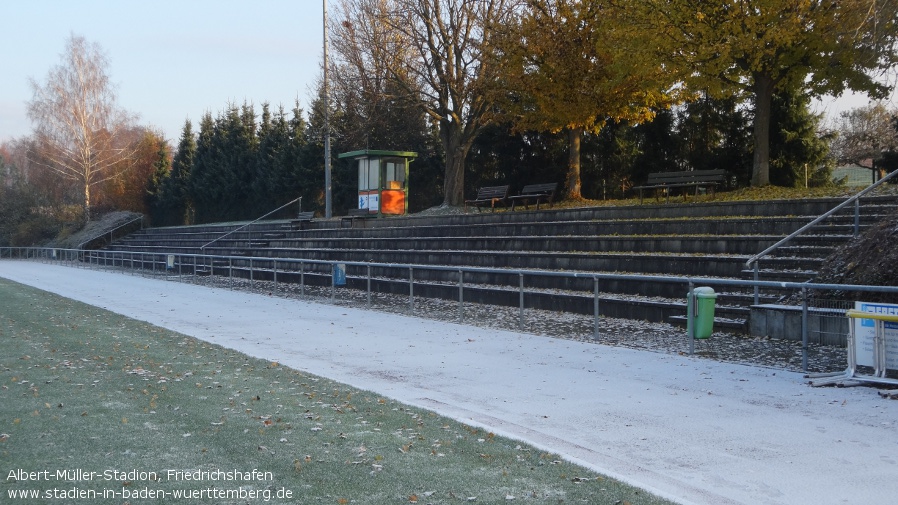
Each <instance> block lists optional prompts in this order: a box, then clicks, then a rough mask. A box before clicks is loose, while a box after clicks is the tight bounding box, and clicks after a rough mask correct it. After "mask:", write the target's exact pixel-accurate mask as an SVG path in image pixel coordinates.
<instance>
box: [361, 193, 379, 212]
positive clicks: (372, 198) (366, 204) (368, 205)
mask: <svg viewBox="0 0 898 505" xmlns="http://www.w3.org/2000/svg"><path fill="white" fill-rule="evenodd" d="M379 207H380V195H378V194H377V193H370V194H367V195H359V208H360V209H368V210H377V209H378V208H379Z"/></svg>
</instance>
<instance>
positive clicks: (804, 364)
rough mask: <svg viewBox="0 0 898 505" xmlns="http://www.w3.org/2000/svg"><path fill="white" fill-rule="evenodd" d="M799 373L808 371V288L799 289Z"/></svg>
mask: <svg viewBox="0 0 898 505" xmlns="http://www.w3.org/2000/svg"><path fill="white" fill-rule="evenodd" d="M801 371H802V372H807V371H808V288H805V287H803V288H801Z"/></svg>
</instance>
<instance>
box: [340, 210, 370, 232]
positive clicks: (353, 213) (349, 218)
mask: <svg viewBox="0 0 898 505" xmlns="http://www.w3.org/2000/svg"><path fill="white" fill-rule="evenodd" d="M376 216H377V214H372V213H371V212H370V211H368V209H349V210H347V211H346V215H345V216H340V228H346V226H345V224H346V223H349V228H354V227H355V221H356V220H357V219H368V218H369V217H376Z"/></svg>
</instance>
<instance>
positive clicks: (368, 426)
mask: <svg viewBox="0 0 898 505" xmlns="http://www.w3.org/2000/svg"><path fill="white" fill-rule="evenodd" d="M0 343H2V346H3V352H2V353H0V473H2V479H0V503H10V504H15V503H85V504H94V503H115V504H124V503H128V504H131V505H136V504H143V503H191V504H193V503H233V504H238V503H239V504H255V503H310V504H312V503H314V504H317V503H323V504H350V503H359V504H390V503H396V504H403V503H419V504H448V503H472V502H473V503H509V502H510V501H512V500H514V503H518V502H525V503H590V504H619V505H623V504H628V503H629V504H632V505H635V504H663V503H669V502H667V501H664V500H661V499H659V498H657V497H654V496H652V495H650V494H648V493H646V492H645V491H642V490H640V489H636V488H633V487H630V486H627V485H623V484H621V483H620V482H617V481H615V480H613V479H609V478H606V477H603V476H600V475H597V474H596V473H595V472H592V471H589V470H586V469H584V468H582V467H578V466H576V465H573V464H571V463H568V462H566V461H563V460H561V458H560V457H559V456H557V455H554V454H549V453H545V452H542V451H540V450H537V449H535V448H533V447H529V446H527V445H526V444H523V443H520V442H517V441H514V440H509V439H504V438H502V437H499V436H494V435H493V434H492V433H489V432H487V431H484V430H482V429H478V428H474V427H471V426H466V425H464V424H460V423H458V422H455V421H452V420H450V419H446V418H443V417H441V416H438V415H436V414H434V413H432V412H428V411H426V410H422V409H417V408H412V407H408V406H405V405H402V404H400V403H397V402H394V401H392V400H390V399H387V398H383V397H380V396H378V395H377V394H374V393H370V392H366V391H361V390H357V389H354V388H350V387H348V386H345V385H343V384H339V383H336V382H333V381H330V380H327V379H323V378H320V377H315V376H311V375H309V374H306V373H303V372H302V371H297V370H292V369H289V368H286V367H283V366H281V365H279V364H278V363H272V362H267V361H261V360H258V359H255V358H251V357H248V356H246V355H243V354H240V353H237V352H235V351H231V350H228V349H224V348H222V347H219V346H216V345H213V344H209V343H206V342H202V341H198V340H196V339H193V338H190V337H187V336H184V335H180V334H177V333H173V332H171V331H168V330H165V329H162V328H158V327H155V326H152V325H149V324H146V323H142V322H139V321H136V320H133V319H128V318H126V317H122V316H119V315H117V314H113V313H110V312H107V311H104V310H102V309H98V308H96V307H92V306H88V305H84V304H81V303H79V302H75V301H72V300H68V299H65V298H60V297H58V296H56V295H52V294H49V293H45V292H42V291H38V290H35V289H32V288H28V287H25V286H22V285H19V284H15V283H12V282H9V281H6V280H3V279H0ZM35 495H36V497H35ZM30 496H31V497H30Z"/></svg>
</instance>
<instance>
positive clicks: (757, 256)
mask: <svg viewBox="0 0 898 505" xmlns="http://www.w3.org/2000/svg"><path fill="white" fill-rule="evenodd" d="M895 174H898V170H895V171H894V172H891V173H889V174H888V175H886V176H885V177H883V178H882V179H880V180H878V181H876V183H874V184H871V185H870V186H868V187H867V188H866V189H864V190H863V191H861V192H859V193H858V194H856V195H854V196H852V197H850V198H848V199H847V200H845V201H844V202H842V203H840V204H839V205H837V206H835V207H833V208H832V209H830V210H829V211H828V212H826V213H824V214H822V215H820V216H819V217H817V218H816V219H814V220H813V221H811V222H810V223H808V224H806V225H804V226H802V227H801V228H799V229H797V230H795V231H794V232H792V233H790V234H789V235H787V236H786V237H784V238H783V239H782V240H780V241H779V242H777V243H775V244H773V245H772V246H770V247H768V248H767V249H764V250H763V251H761V252H759V253H758V254H755V255H754V256H752V257H751V258H748V260H747V261H746V262H745V266H746V267H749V268H751V266H752V264H756V263H757V262H758V260H760V259H761V258H763V257H764V256H767V255H769V254H770V253H771V252H773V251H775V250H776V249H779V248H780V247H782V246H783V245H785V244H787V243H789V242H791V241H792V239H794V238H795V237H797V236H798V235H801V234H802V233H804V232H806V231H807V230H808V229H810V228H811V227H813V226H814V225H816V224H817V223H819V222H820V221H823V220H824V219H826V218H828V217H830V216H832V215H833V214H835V213H836V212H838V211H840V210H842V209H843V208H844V207H846V206H847V205H849V204H851V203H855V204H857V202H858V200H860V198H861V197H862V196H864V195H866V194H867V193H869V192H871V191H873V190H874V189H876V188H877V187H879V186H880V185H881V184H884V183H885V182H886V181H888V180H889V179H891V178H892V177H893V176H895ZM858 220H859V217H858V210H857V208H855V219H854V233H855V235H857V230H858V226H859V223H858Z"/></svg>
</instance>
